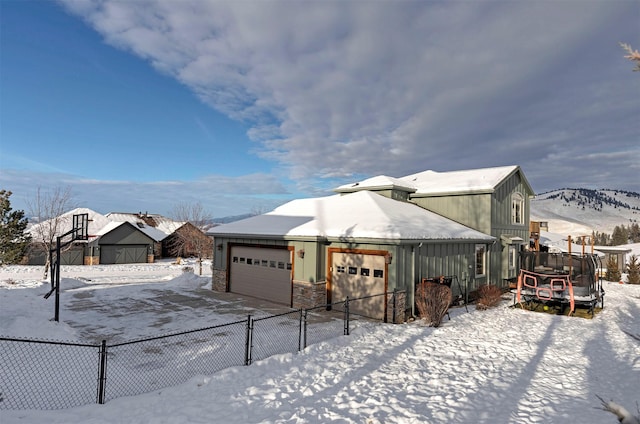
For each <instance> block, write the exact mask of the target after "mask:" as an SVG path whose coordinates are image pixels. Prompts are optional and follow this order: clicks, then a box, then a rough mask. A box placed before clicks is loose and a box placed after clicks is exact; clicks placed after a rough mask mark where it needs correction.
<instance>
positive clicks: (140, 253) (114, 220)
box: [28, 208, 206, 265]
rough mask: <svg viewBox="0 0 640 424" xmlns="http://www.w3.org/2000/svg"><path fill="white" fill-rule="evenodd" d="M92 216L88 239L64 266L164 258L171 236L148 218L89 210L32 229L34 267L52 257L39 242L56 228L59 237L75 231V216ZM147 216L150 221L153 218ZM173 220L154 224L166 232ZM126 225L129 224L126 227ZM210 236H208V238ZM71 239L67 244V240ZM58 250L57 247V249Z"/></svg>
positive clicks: (68, 250)
mask: <svg viewBox="0 0 640 424" xmlns="http://www.w3.org/2000/svg"><path fill="white" fill-rule="evenodd" d="M84 213H86V214H88V218H89V223H88V236H89V238H88V240H85V241H76V242H74V243H72V244H71V245H69V246H67V247H65V248H64V249H63V251H62V254H61V258H60V264H62V265H83V264H84V265H97V264H113V263H147V262H153V261H154V260H155V258H156V257H160V256H161V255H162V247H163V246H162V242H163V241H164V240H165V239H166V238H167V237H168V234H167V233H166V232H164V231H162V230H161V229H159V228H156V227H154V226H151V225H149V224H148V223H147V221H145V220H144V219H133V218H131V216H129V215H137V214H108V215H106V216H105V215H102V214H100V213H98V212H95V211H93V210H91V209H87V208H77V209H74V210H71V211H69V212H66V213H64V214H63V215H60V216H59V217H58V218H57V223H56V221H55V220H54V219H51V220H48V221H44V222H42V223H39V224H35V225H33V226H31V227H30V228H29V229H28V231H29V232H30V233H31V235H32V237H33V243H32V246H31V248H30V250H29V254H28V260H29V262H28V263H29V264H30V265H44V264H45V262H46V259H47V255H48V254H49V252H48V249H47V248H46V247H45V245H44V244H43V243H42V242H39V240H41V239H42V237H43V236H44V237H46V238H47V239H48V237H49V234H50V233H51V232H52V229H53V228H57V231H53V232H54V233H55V234H54V238H53V240H54V243H55V237H56V236H60V235H62V234H64V233H66V232H68V231H70V230H71V226H72V216H73V215H77V214H84ZM145 216H146V217H147V218H148V217H149V215H146V214H145ZM169 221H170V220H168V219H166V218H163V219H156V221H154V223H155V224H156V225H158V226H160V227H161V228H163V229H166V230H170V231H171V232H173V231H174V230H171V228H172V225H171V222H173V221H171V222H169ZM125 224H126V225H125ZM182 225H184V223H175V222H173V227H174V229H175V228H179V227H180V226H182ZM205 237H206V236H205ZM67 240H68V238H67V239H65V240H63V241H67ZM53 247H55V245H54V246H53Z"/></svg>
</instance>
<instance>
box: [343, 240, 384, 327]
mask: <svg viewBox="0 0 640 424" xmlns="http://www.w3.org/2000/svg"><path fill="white" fill-rule="evenodd" d="M385 273H386V267H385V257H384V256H381V255H367V254H359V253H342V252H333V253H332V262H331V301H332V302H339V301H341V300H344V299H346V298H347V296H348V297H349V299H357V298H361V297H366V296H373V295H381V294H383V293H384V292H385V291H386V283H385V282H386V275H385ZM385 302H386V296H374V297H370V298H367V299H362V300H357V301H354V302H350V303H349V310H350V311H351V312H354V313H358V314H362V315H365V316H368V317H372V318H377V319H382V318H384V309H385Z"/></svg>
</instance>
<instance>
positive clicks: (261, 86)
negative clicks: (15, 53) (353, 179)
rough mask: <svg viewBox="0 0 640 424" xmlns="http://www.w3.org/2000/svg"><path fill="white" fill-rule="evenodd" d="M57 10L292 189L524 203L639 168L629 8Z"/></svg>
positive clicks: (71, 5) (77, 5)
mask: <svg viewBox="0 0 640 424" xmlns="http://www.w3.org/2000/svg"><path fill="white" fill-rule="evenodd" d="M63 3H64V4H65V5H66V7H67V9H68V10H69V11H71V12H72V13H74V14H76V15H78V16H81V17H82V18H83V19H84V20H85V21H86V22H88V23H89V24H90V25H91V26H92V27H93V28H95V30H96V31H98V32H100V33H101V34H102V35H103V36H104V38H105V40H106V42H108V43H110V44H112V45H114V46H116V47H118V48H121V49H125V50H127V51H130V52H132V53H133V54H135V55H137V56H139V57H142V58H144V59H146V60H148V61H149V62H150V63H151V64H153V66H154V67H155V68H156V69H158V70H159V71H160V72H163V73H166V74H168V75H171V76H172V77H174V78H175V79H177V80H178V81H180V82H181V83H183V84H185V85H186V86H187V87H189V88H190V89H191V90H192V91H193V92H194V93H195V94H196V95H197V96H199V97H200V98H201V99H202V100H203V101H204V102H206V103H207V104H209V105H211V106H212V107H213V108H215V109H217V110H219V111H221V112H223V113H225V114H227V115H228V116H230V117H232V118H234V119H237V120H241V121H243V122H245V123H247V124H248V125H250V127H251V129H250V130H249V136H250V137H251V138H252V139H253V140H254V141H256V142H257V143H258V144H257V146H258V147H257V148H256V149H255V154H257V155H259V156H261V157H263V158H267V159H269V160H272V161H275V162H277V163H278V164H280V166H281V167H282V169H283V170H285V171H286V172H287V173H288V176H289V177H290V178H292V179H294V180H295V181H297V182H298V183H299V185H300V187H307V188H309V187H318V186H320V187H321V189H324V188H330V187H328V184H331V183H332V182H333V181H334V180H335V179H340V178H348V177H349V176H353V175H357V174H363V175H377V174H386V175H392V176H401V175H406V174H408V173H411V172H415V171H421V170H425V169H435V170H454V169H464V168H478V167H484V166H493V165H505V164H520V165H522V166H523V168H524V169H525V171H526V172H527V175H529V176H530V180H532V183H533V185H534V189H537V190H544V189H549V188H554V187H555V186H557V185H558V184H560V185H563V184H564V182H566V183H567V184H576V185H577V184H580V183H584V184H595V183H597V182H598V181H595V178H604V181H602V184H604V185H607V184H613V185H616V186H618V187H620V188H627V189H630V188H633V187H631V185H637V182H635V183H633V184H631V183H629V180H628V179H626V178H625V177H624V176H622V175H620V174H619V173H616V172H614V171H612V172H611V173H592V169H593V168H591V167H592V166H595V167H599V166H600V167H601V166H603V165H606V164H605V163H603V162H604V161H607V160H609V159H607V156H606V155H607V154H609V153H610V152H611V151H618V152H624V155H623V156H621V157H619V158H618V160H620V161H622V162H621V163H616V164H610V165H611V166H614V167H619V166H632V167H633V166H637V165H635V164H636V163H638V161H639V160H640V148H639V147H638V145H637V140H638V139H639V138H640V131H639V129H638V125H637V123H636V122H635V119H637V116H638V113H639V112H640V107H639V106H638V102H637V92H638V88H640V84H639V82H638V78H637V75H635V74H633V73H632V72H631V65H630V64H629V63H626V62H625V61H624V59H623V58H622V56H623V52H622V51H621V50H620V48H619V46H618V44H617V43H618V41H625V40H629V39H631V41H632V42H635V41H637V40H638V37H637V35H638V33H637V22H638V19H639V18H640V6H639V5H638V3H635V2H613V3H611V2H587V3H585V2H554V3H549V2H457V1H453V2H399V3H398V2H384V1H370V2H367V1H358V2H320V1H305V2H291V1H269V2H257V1H256V2H225V1H218V0H216V1H203V0H195V1H186V0H185V1H180V2H176V1H136V2H121V1H110V0H99V1H98V0H95V1H74V0H69V1H64V2H63ZM579 161H581V162H579ZM319 180H323V181H322V182H319ZM558 180H559V181H558ZM636 188H637V187H636Z"/></svg>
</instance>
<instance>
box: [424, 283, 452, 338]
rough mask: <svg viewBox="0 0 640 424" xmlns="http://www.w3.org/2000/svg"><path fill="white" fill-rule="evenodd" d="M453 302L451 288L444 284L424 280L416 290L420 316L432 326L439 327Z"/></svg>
mask: <svg viewBox="0 0 640 424" xmlns="http://www.w3.org/2000/svg"><path fill="white" fill-rule="evenodd" d="M450 304H451V289H450V288H449V287H447V286H445V285H443V284H437V283H431V282H422V283H420V285H419V286H418V289H417V290H416V307H417V308H418V313H419V315H420V318H421V319H423V320H424V321H425V322H426V323H428V324H429V325H430V326H431V327H439V326H440V324H441V323H442V318H444V316H445V315H446V313H447V310H448V309H449V305H450Z"/></svg>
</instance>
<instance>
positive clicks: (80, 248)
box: [27, 208, 109, 265]
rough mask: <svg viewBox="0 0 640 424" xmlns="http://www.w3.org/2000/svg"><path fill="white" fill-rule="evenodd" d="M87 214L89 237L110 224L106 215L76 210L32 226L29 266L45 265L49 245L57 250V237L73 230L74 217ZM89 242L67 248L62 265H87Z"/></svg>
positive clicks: (79, 242)
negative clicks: (86, 250) (86, 252)
mask: <svg viewBox="0 0 640 424" xmlns="http://www.w3.org/2000/svg"><path fill="white" fill-rule="evenodd" d="M80 214H87V215H88V218H89V223H88V229H87V232H88V235H89V236H90V237H91V236H92V235H93V234H96V233H97V232H98V231H99V230H100V229H101V228H103V227H104V226H105V225H107V224H108V223H109V219H108V218H106V217H105V216H104V215H102V214H100V213H98V212H96V211H94V210H91V209H88V208H76V209H73V210H70V211H69V212H65V213H63V214H62V215H60V216H58V217H56V218H51V219H48V220H46V221H42V222H39V223H37V224H34V225H32V226H30V227H29V228H28V229H27V231H28V232H29V234H31V237H32V244H31V246H30V248H29V252H28V253H27V257H28V264H29V265H44V264H45V263H46V261H47V256H48V255H49V249H48V247H47V245H46V244H47V243H50V242H51V241H52V246H51V247H52V248H55V241H56V237H57V236H60V235H62V234H65V233H67V232H69V231H71V230H72V227H73V219H72V217H73V215H80ZM86 245H87V241H75V242H73V243H72V244H71V245H70V246H68V247H66V248H65V249H64V250H63V251H62V253H61V257H60V264H61V265H83V264H84V263H85V260H86V258H85V256H86V255H85V247H86Z"/></svg>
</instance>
